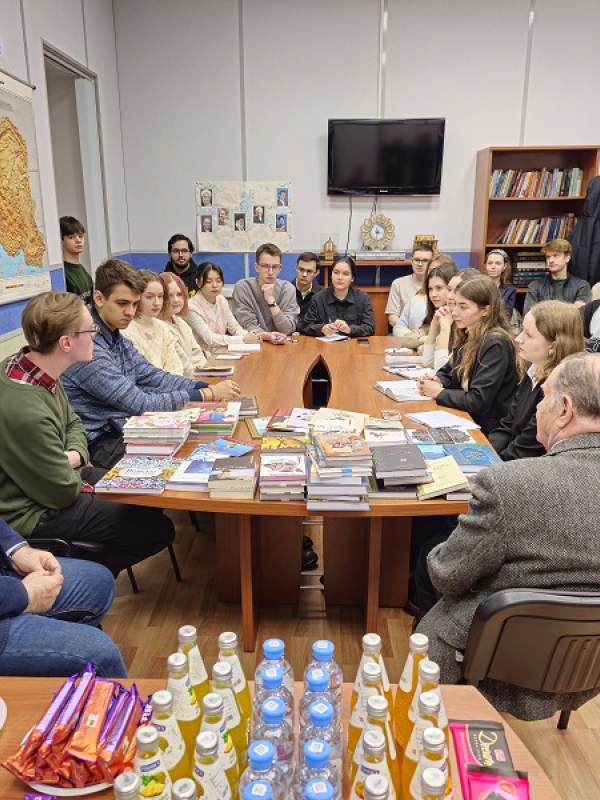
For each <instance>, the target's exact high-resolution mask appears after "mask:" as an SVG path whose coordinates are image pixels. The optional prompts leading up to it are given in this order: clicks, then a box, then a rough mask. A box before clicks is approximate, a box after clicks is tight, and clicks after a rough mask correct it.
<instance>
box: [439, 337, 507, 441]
mask: <svg viewBox="0 0 600 800" xmlns="http://www.w3.org/2000/svg"><path fill="white" fill-rule="evenodd" d="M461 357H462V348H461V349H455V350H453V351H452V357H451V358H450V360H449V361H448V363H447V364H445V365H444V366H443V367H442V368H441V369H440V370H438V373H437V376H438V378H439V379H440V381H441V382H442V386H443V387H444V389H443V390H442V391H441V392H440V393H439V394H438V396H437V397H436V401H437V402H438V403H439V404H440V405H441V406H448V407H449V408H459V409H461V410H462V411H467V412H468V413H469V414H470V415H471V416H472V417H473V420H474V421H475V422H476V423H477V424H478V425H479V426H481V430H482V431H483V433H484V434H485V435H486V436H487V435H488V433H489V432H490V431H493V430H494V428H497V427H498V425H499V424H500V420H501V419H502V418H503V417H504V416H506V414H508V412H509V411H510V406H511V403H512V401H513V397H514V395H515V391H516V388H517V384H518V376H517V366H516V359H515V350H514V347H513V344H512V342H511V340H510V339H509V337H508V335H506V334H503V333H490V334H489V335H488V336H486V338H485V339H484V340H483V344H482V345H481V347H480V348H479V352H478V353H477V357H476V359H475V363H474V365H473V369H472V371H471V374H470V376H469V384H468V389H467V390H466V391H465V390H464V389H463V388H462V385H461V381H460V378H459V377H458V367H459V366H460V361H461Z"/></svg>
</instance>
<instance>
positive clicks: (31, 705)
mask: <svg viewBox="0 0 600 800" xmlns="http://www.w3.org/2000/svg"><path fill="white" fill-rule="evenodd" d="M123 683H124V684H125V685H126V686H128V687H129V686H131V684H132V683H135V685H136V686H137V688H138V690H139V692H140V694H141V696H142V698H144V699H145V698H146V696H147V695H148V694H151V693H152V692H155V691H158V690H159V689H164V688H165V686H166V678H165V679H164V680H162V681H161V680H157V679H155V678H153V679H148V678H143V679H140V680H135V681H132V680H127V681H123ZM61 685H62V679H60V678H0V697H2V698H3V699H4V700H5V702H6V705H7V712H8V713H7V721H6V724H5V726H4V728H3V729H2V730H1V731H0V763H3V762H4V761H5V760H6V759H7V758H8V757H9V756H11V755H12V754H13V753H14V752H15V751H16V750H17V748H18V746H19V743H20V742H21V739H22V738H23V737H24V735H25V733H26V732H27V731H28V730H29V729H30V728H31V727H32V726H33V725H35V724H36V723H37V722H38V720H39V719H40V717H41V716H42V714H43V712H44V711H45V709H46V708H47V707H48V705H49V704H50V702H51V700H52V697H53V692H56V691H57V690H58V689H59V688H60V686H61ZM251 688H253V687H252V686H251ZM302 690H303V685H302V683H300V682H296V684H295V686H294V695H295V699H296V703H297V701H298V700H299V699H300V696H301V694H302ZM351 695H352V684H350V683H345V684H344V687H343V694H342V724H343V727H344V731H347V730H348V722H349V720H350V698H351ZM442 697H443V700H444V704H445V708H446V712H447V715H448V718H449V719H459V720H491V721H495V722H502V719H501V717H500V715H499V714H498V712H497V711H496V710H495V709H494V708H493V707H492V706H491V705H490V704H489V703H488V702H487V700H485V698H484V697H483V696H482V695H481V694H480V693H479V692H478V691H477V689H475V688H474V687H473V686H442ZM505 732H506V738H507V741H508V747H509V750H510V753H511V756H512V761H513V764H514V767H515V769H517V770H524V771H526V772H528V774H529V783H530V797H531V800H560V796H559V794H558V793H557V792H556V790H555V789H554V788H553V786H552V784H551V783H550V781H549V779H548V777H547V776H546V774H545V773H544V771H543V770H542V768H541V767H540V765H539V764H538V763H537V761H536V760H535V758H534V757H533V755H532V754H531V753H530V751H529V750H528V749H527V748H526V746H525V745H524V744H523V742H522V741H521V740H520V739H519V737H518V736H517V734H516V733H515V732H514V731H513V730H512V729H511V728H510V727H509V726H508V725H506V724H505ZM450 771H451V774H452V777H453V788H454V798H455V799H456V800H461V799H462V798H463V797H464V795H463V793H462V791H461V786H460V780H459V778H458V768H457V764H456V756H455V753H454V747H451V749H450ZM25 791H26V786H25V784H24V783H22V782H21V781H20V780H18V779H17V778H15V777H13V775H11V774H10V773H8V772H7V771H5V770H4V769H0V797H2V800H22V798H23V794H24V792H25ZM46 794H52V790H51V787H48V788H47V791H46ZM349 795H350V791H349V786H348V770H347V765H345V768H344V782H343V796H344V797H349ZM72 796H73V797H80V796H81V795H80V794H79V793H77V792H75V793H74V794H73V795H72ZM92 796H93V797H94V798H98V800H109V798H112V797H113V792H112V789H105V790H103V791H101V792H98V793H96V794H94V795H92Z"/></svg>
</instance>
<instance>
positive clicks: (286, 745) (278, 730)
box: [252, 697, 296, 791]
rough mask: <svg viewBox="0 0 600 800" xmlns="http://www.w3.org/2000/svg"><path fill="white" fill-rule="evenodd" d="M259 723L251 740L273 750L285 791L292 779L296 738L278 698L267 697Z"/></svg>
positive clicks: (283, 705) (281, 701) (282, 703)
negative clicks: (261, 742)
mask: <svg viewBox="0 0 600 800" xmlns="http://www.w3.org/2000/svg"><path fill="white" fill-rule="evenodd" d="M261 717H262V719H261V721H260V722H259V723H258V725H257V726H256V727H255V728H254V730H253V731H252V739H253V740H254V741H256V740H257V739H264V740H265V741H267V742H271V744H272V745H273V747H274V748H275V763H276V764H277V766H278V767H279V769H280V770H281V773H282V775H283V780H284V785H285V790H286V791H287V789H288V787H289V785H290V784H291V782H292V778H293V777H294V747H295V744H296V737H295V736H294V730H293V728H292V726H291V725H290V723H289V722H288V721H287V720H286V719H285V703H284V702H283V700H282V699H281V698H280V697H269V698H268V699H267V700H265V702H264V703H263V704H262V713H261Z"/></svg>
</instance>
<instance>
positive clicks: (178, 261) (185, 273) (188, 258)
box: [163, 217, 212, 297]
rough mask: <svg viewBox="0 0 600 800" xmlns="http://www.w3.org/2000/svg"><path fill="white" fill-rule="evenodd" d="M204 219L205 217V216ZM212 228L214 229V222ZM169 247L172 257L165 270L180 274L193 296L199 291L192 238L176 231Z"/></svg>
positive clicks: (190, 294) (189, 293)
mask: <svg viewBox="0 0 600 800" xmlns="http://www.w3.org/2000/svg"><path fill="white" fill-rule="evenodd" d="M202 219H204V217H203V218H202ZM210 229H211V230H212V224H211V226H210ZM167 247H168V250H169V256H170V257H171V258H170V260H169V261H168V262H167V265H166V267H165V268H164V270H163V272H173V273H175V275H178V276H179V277H180V278H181V280H182V281H183V282H184V283H185V288H186V289H187V290H188V295H189V296H190V297H193V296H194V295H195V294H196V292H197V291H198V287H197V286H196V277H197V275H198V265H197V264H196V262H195V261H194V260H193V259H192V253H193V252H194V245H193V244H192V240H191V239H190V238H188V237H187V236H186V235H185V234H184V233H175V234H173V236H171V238H170V239H169V243H168V245H167Z"/></svg>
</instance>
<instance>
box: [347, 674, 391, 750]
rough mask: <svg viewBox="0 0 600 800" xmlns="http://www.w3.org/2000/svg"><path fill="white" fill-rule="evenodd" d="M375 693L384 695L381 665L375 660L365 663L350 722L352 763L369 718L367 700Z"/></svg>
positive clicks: (349, 738) (349, 746)
mask: <svg viewBox="0 0 600 800" xmlns="http://www.w3.org/2000/svg"><path fill="white" fill-rule="evenodd" d="M375 695H383V686H382V683H381V667H380V666H379V664H376V663H375V662H374V661H367V662H366V663H365V664H363V668H362V676H361V682H360V688H359V693H358V698H357V701H356V703H355V704H354V708H353V709H352V713H351V715H350V722H349V723H348V763H349V764H351V763H352V758H353V756H354V750H355V748H356V744H357V742H358V740H359V739H360V735H361V733H362V731H363V728H364V725H365V721H366V719H367V700H368V699H369V698H370V697H373V696H375Z"/></svg>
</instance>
